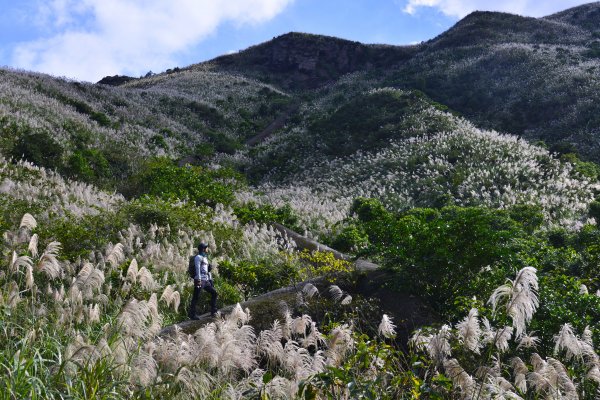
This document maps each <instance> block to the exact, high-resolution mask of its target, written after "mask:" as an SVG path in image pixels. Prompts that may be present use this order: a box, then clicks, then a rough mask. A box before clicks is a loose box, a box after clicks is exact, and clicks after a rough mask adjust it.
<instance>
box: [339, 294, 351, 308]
mask: <svg viewBox="0 0 600 400" xmlns="http://www.w3.org/2000/svg"><path fill="white" fill-rule="evenodd" d="M350 303H352V296H350V295H347V296H346V297H344V298H343V299H342V301H341V302H340V304H341V305H343V306H347V305H348V304H350Z"/></svg>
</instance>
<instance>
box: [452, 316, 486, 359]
mask: <svg viewBox="0 0 600 400" xmlns="http://www.w3.org/2000/svg"><path fill="white" fill-rule="evenodd" d="M478 317H479V311H478V310H477V309H476V308H472V309H471V310H470V311H469V315H468V316H466V317H465V318H464V319H463V320H462V321H461V322H460V323H458V325H456V328H457V330H458V337H459V340H460V341H461V342H462V343H463V345H464V346H465V347H466V348H467V349H469V350H470V351H472V352H474V353H476V354H479V347H480V343H479V338H480V336H481V328H480V327H479V319H478Z"/></svg>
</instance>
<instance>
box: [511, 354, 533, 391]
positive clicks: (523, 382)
mask: <svg viewBox="0 0 600 400" xmlns="http://www.w3.org/2000/svg"><path fill="white" fill-rule="evenodd" d="M510 365H511V367H512V369H513V375H514V378H515V387H516V388H517V389H519V390H520V391H521V393H527V379H526V378H527V374H528V373H529V369H528V368H527V365H525V363H524V362H523V360H521V359H520V358H519V357H513V358H512V359H511V360H510Z"/></svg>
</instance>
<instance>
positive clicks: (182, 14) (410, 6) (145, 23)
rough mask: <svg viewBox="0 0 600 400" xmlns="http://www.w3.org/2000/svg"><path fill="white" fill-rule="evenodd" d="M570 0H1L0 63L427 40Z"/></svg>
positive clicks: (102, 68)
mask: <svg viewBox="0 0 600 400" xmlns="http://www.w3.org/2000/svg"><path fill="white" fill-rule="evenodd" d="M586 2H587V1H578V0H546V1H539V0H496V1H494V2H491V1H489V0H345V1H342V0H17V1H15V0H0V9H1V10H2V12H1V13H0V65H3V66H9V67H13V68H21V69H26V70H32V71H40V72H45V73H49V74H52V75H55V76H65V77H68V78H73V79H77V80H86V81H97V80H99V79H100V78H102V77H103V76H106V75H115V74H127V75H132V76H139V75H142V74H145V73H146V72H147V71H149V70H152V71H154V72H160V71H164V70H165V69H167V68H172V67H175V66H186V65H189V64H193V63H196V62H200V61H205V60H209V59H211V58H213V57H216V56H218V55H221V54H226V53H228V52H232V51H237V50H241V49H244V48H247V47H248V46H251V45H253V44H258V43H261V42H264V41H267V40H270V39H271V38H273V37H275V36H278V35H281V34H283V33H287V32H290V31H299V32H309V33H316V34H324V35H330V36H337V37H341V38H345V39H350V40H356V41H360V42H363V43H386V44H396V45H402V44H411V43H418V42H421V41H424V40H428V39H431V38H433V37H435V36H437V35H438V34H440V33H442V32H443V31H445V30H447V29H448V28H449V27H451V26H452V25H453V24H454V23H456V22H457V21H458V20H459V19H460V18H461V17H463V16H465V15H466V14H468V13H469V12H471V11H474V10H493V11H505V12H512V13H516V14H521V15H528V16H535V17H540V16H544V15H548V14H551V13H553V12H557V11H560V10H563V9H566V8H569V7H573V6H576V5H580V4H584V3H586Z"/></svg>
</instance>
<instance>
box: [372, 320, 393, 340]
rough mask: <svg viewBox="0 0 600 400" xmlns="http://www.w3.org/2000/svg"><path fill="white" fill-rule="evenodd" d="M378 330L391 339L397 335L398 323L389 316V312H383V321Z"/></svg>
mask: <svg viewBox="0 0 600 400" xmlns="http://www.w3.org/2000/svg"><path fill="white" fill-rule="evenodd" d="M377 332H378V333H379V334H380V335H381V336H383V337H386V338H388V339H391V338H393V337H395V336H396V325H394V323H393V322H392V319H391V318H390V317H388V315H387V314H383V317H381V322H380V323H379V327H378V329H377Z"/></svg>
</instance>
